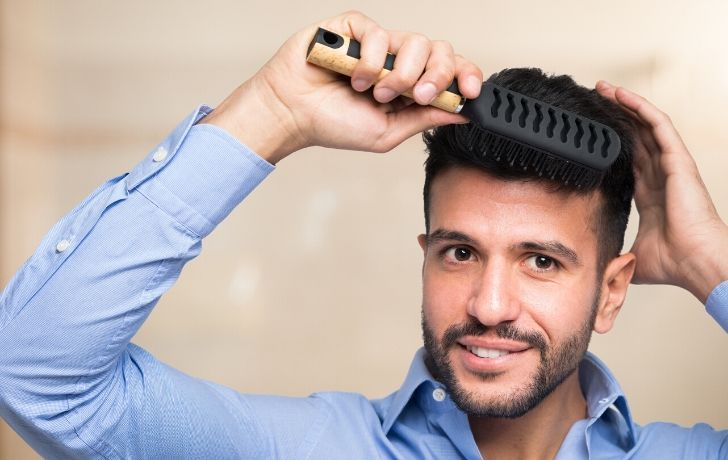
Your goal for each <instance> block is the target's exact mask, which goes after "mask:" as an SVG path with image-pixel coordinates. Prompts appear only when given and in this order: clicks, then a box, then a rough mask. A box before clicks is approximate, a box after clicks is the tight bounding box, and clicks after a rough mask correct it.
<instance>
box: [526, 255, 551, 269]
mask: <svg viewBox="0 0 728 460" xmlns="http://www.w3.org/2000/svg"><path fill="white" fill-rule="evenodd" d="M526 265H528V267H529V268H530V269H531V270H534V271H537V272H547V271H551V270H554V269H555V268H556V265H557V263H556V261H555V260H554V259H552V258H551V257H547V256H542V255H540V254H535V255H532V256H531V257H529V258H528V259H526Z"/></svg>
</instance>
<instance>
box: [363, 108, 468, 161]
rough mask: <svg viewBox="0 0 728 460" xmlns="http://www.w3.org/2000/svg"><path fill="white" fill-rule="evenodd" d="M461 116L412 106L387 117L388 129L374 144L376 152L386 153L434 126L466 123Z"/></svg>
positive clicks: (435, 109) (436, 109)
mask: <svg viewBox="0 0 728 460" xmlns="http://www.w3.org/2000/svg"><path fill="white" fill-rule="evenodd" d="M467 122H468V119H467V118H465V117H464V116H462V115H458V114H454V113H450V112H446V111H445V110H441V109H438V108H435V107H432V106H422V105H419V104H413V105H410V106H409V107H407V108H405V109H403V110H401V111H398V112H392V113H390V114H388V115H387V124H388V129H387V130H386V131H385V132H384V134H383V135H382V137H381V138H379V139H378V140H377V142H376V143H375V148H376V150H375V151H377V152H387V151H389V150H391V149H393V148H394V147H396V146H397V145H399V144H401V143H402V142H403V141H404V140H405V139H408V138H410V137H412V136H413V135H415V134H417V133H421V132H422V131H425V130H427V129H431V128H434V127H436V126H442V125H447V124H453V123H467Z"/></svg>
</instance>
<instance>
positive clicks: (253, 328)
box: [0, 0, 728, 459]
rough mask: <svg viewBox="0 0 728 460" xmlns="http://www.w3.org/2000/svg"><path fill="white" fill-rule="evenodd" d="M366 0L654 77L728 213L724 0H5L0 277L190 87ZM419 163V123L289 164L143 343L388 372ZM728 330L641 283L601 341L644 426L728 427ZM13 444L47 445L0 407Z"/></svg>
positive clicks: (426, 23)
mask: <svg viewBox="0 0 728 460" xmlns="http://www.w3.org/2000/svg"><path fill="white" fill-rule="evenodd" d="M352 7H356V8H360V9H362V10H364V11H365V12H366V13H368V14H369V15H371V16H372V17H374V18H376V19H378V20H379V21H380V22H381V23H382V24H383V25H384V26H385V27H388V28H399V29H410V30H417V31H420V32H423V33H426V34H428V35H430V36H432V37H433V38H446V39H449V40H451V41H452V42H453V43H454V45H455V47H456V49H457V50H458V51H459V52H461V53H462V54H464V55H466V56H468V57H469V58H470V59H472V60H473V61H475V62H477V63H479V64H480V65H481V66H482V67H483V68H484V69H485V72H486V74H488V73H489V72H492V71H495V70H498V69H500V68H503V67H506V66H538V67H542V68H544V69H546V70H548V71H551V72H557V73H569V74H572V75H574V76H575V78H576V79H577V80H578V81H580V82H581V83H583V84H585V85H592V84H593V83H594V82H595V81H596V80H597V79H598V78H606V79H610V80H612V81H614V82H616V83H619V84H622V85H625V86H629V87H631V88H633V89H635V90H637V91H639V92H641V93H643V94H645V95H646V96H648V97H650V98H651V99H653V100H654V101H655V102H656V103H658V105H660V106H661V107H662V108H664V109H665V110H666V111H668V112H669V113H670V114H671V115H672V117H673V119H674V121H675V123H676V124H677V126H678V127H679V128H680V130H681V132H682V134H683V136H684V138H685V139H686V141H687V143H688V145H690V147H691V148H692V151H693V153H694V155H695V157H696V159H697V161H698V163H699V166H700V168H701V171H702V173H703V177H704V179H705V182H706V183H707V185H708V188H709V189H710V190H711V192H712V194H713V197H714V199H715V202H716V204H717V206H718V208H719V210H720V212H721V215H722V216H723V217H724V218H725V217H726V216H727V215H728V182H727V181H726V180H725V171H726V165H727V164H728V157H727V156H726V152H725V147H726V145H728V142H727V141H728V134H726V130H725V127H724V126H725V119H726V117H725V108H726V107H728V56H726V49H725V44H726V43H728V33H726V27H725V19H726V18H727V17H728V7H726V4H725V2H720V1H690V2H678V3H673V4H670V3H668V2H665V1H657V0H656V1H647V0H639V1H616V2H593V3H592V2H585V1H583V0H581V1H549V2H535V1H534V2H501V1H499V2H496V1H490V0H480V1H473V2H467V1H459V2H434V1H400V2H392V1H383V0H371V1H369V2H367V3H366V4H365V3H364V2H360V3H356V2H348V3H347V2H340V3H337V4H336V5H335V6H330V2H326V1H324V0H312V1H308V2H300V3H294V2H290V3H287V2H278V1H266V2H242V1H233V0H217V1H209V2H191V1H188V2H180V1H171V0H166V1H151V2H143V1H139V0H136V1H126V2H111V1H98V0H93V1H92V0H85V1H65V2H56V1H50V0H47V1H39V0H32V1H20V0H0V44H1V47H0V219H1V220H0V254H1V259H0V284H2V285H4V284H6V283H7V281H8V280H9V279H10V277H11V276H12V274H13V272H14V271H15V270H16V269H17V267H18V266H19V265H20V264H21V263H22V262H23V261H24V260H25V258H27V257H28V256H29V255H30V254H31V252H32V251H33V249H34V248H35V246H36V245H37V243H38V242H39V241H40V239H41V237H42V236H43V235H44V234H45V232H46V231H47V229H48V228H49V227H50V226H51V225H52V224H53V223H54V222H55V221H56V220H57V219H59V218H60V217H61V216H62V215H63V214H64V213H65V212H67V211H68V210H69V209H70V208H71V207H72V206H73V205H74V204H75V203H77V202H78V201H80V200H81V199H82V198H83V197H84V196H86V195H87V194H88V193H89V192H90V191H91V190H92V189H94V188H95V187H96V186H97V185H98V184H99V183H101V182H102V181H104V180H105V179H106V178H109V177H112V176H115V175H117V174H119V173H121V172H124V171H127V170H129V169H130V168H131V167H132V166H133V165H134V164H135V163H136V162H137V161H139V160H140V159H141V158H142V157H143V156H144V155H145V153H146V152H147V151H148V150H149V149H150V148H152V147H153V146H154V145H155V143H156V142H157V141H158V140H160V139H161V138H163V137H164V136H165V135H166V133H167V132H168V131H169V130H171V129H172V128H173V127H174V126H175V125H176V123H177V122H178V121H179V120H181V119H182V118H183V117H184V116H185V115H187V113H188V112H190V111H191V110H192V109H193V108H194V107H195V106H196V105H197V104H199V103H202V102H205V103H208V104H210V105H214V104H215V103H216V102H218V101H219V100H220V99H221V98H222V97H224V96H225V95H226V93H227V92H228V91H230V90H231V89H232V88H234V87H235V86H236V85H237V84H239V83H240V82H242V81H243V80H244V79H245V78H246V77H247V76H249V75H251V73H252V72H254V70H255V69H257V68H258V67H259V66H260V65H262V64H263V63H264V62H265V60H266V59H267V58H268V57H269V56H270V55H271V54H272V53H273V52H274V51H275V50H276V49H277V47H278V46H279V45H280V43H282V42H283V40H284V39H285V38H286V37H287V36H288V35H290V34H291V33H292V32H294V31H295V30H297V29H298V28H300V27H301V26H303V25H306V24H308V23H311V22H313V21H315V20H317V19H319V18H322V17H326V16H330V15H333V14H336V13H338V12H340V11H343V10H344V9H347V8H352ZM423 160H424V155H423V153H422V145H421V141H420V140H419V139H417V138H415V139H412V140H410V141H408V142H407V143H405V144H404V145H403V146H401V147H400V148H399V149H398V150H397V151H396V152H394V153H392V154H390V155H386V156H376V155H369V154H363V153H347V152H335V151H326V150H323V149H310V150H308V151H305V152H302V153H300V154H299V155H296V156H294V157H292V158H290V159H287V160H285V161H284V162H283V163H282V164H281V165H280V166H279V168H278V170H277V171H276V172H275V173H274V174H273V175H272V176H271V177H270V178H269V180H267V181H266V182H265V183H264V184H263V185H262V186H261V187H260V188H259V189H258V190H256V192H255V193H254V194H253V195H252V196H251V197H250V198H249V200H248V201H247V202H246V203H245V204H244V205H243V206H241V207H240V208H239V209H238V210H236V211H235V212H234V213H233V215H232V216H231V217H230V218H229V219H228V221H227V222H226V223H225V224H224V225H222V226H221V227H220V228H219V229H218V230H217V232H216V233H215V234H213V235H212V236H211V237H210V238H208V240H207V241H206V243H205V250H204V251H203V253H202V255H201V257H200V258H199V259H198V260H195V261H193V262H192V263H191V264H190V265H189V266H188V267H187V269H186V271H185V272H184V274H183V276H182V277H181V279H180V281H179V283H178V285H177V286H176V287H175V288H174V289H173V290H172V291H171V292H170V293H169V294H168V295H167V296H166V297H165V298H164V299H163V300H162V302H161V303H160V304H159V306H158V308H157V311H156V312H155V314H154V315H152V317H151V318H150V319H149V320H148V321H147V323H146V325H145V326H144V328H143V329H142V330H141V332H140V333H139V335H138V336H137V337H136V339H135V341H136V342H137V343H139V344H141V345H143V346H145V347H146V348H148V349H149V350H150V351H151V352H153V353H154V354H155V355H156V356H157V357H159V358H160V359H162V360H164V361H166V362H169V363H171V364H173V365H174V366H177V367H179V368H180V369H182V370H184V371H186V372H188V373H190V374H193V375H196V376H200V377H203V378H206V379H211V380H215V381H218V382H222V383H224V384H227V385H230V386H232V387H234V388H236V389H238V390H241V391H250V392H270V393H283V394H290V395H306V394H308V393H310V392H312V391H315V390H327V389H338V390H349V391H358V392H363V393H364V394H366V395H368V396H371V397H379V396H383V395H385V394H388V393H389V392H391V391H393V390H395V389H396V388H397V387H398V386H399V384H400V382H401V380H402V378H403V377H404V374H405V372H406V370H407V366H408V364H409V362H410V359H411V356H412V353H413V352H414V350H415V349H416V348H417V347H418V346H419V345H420V342H421V339H420V328H419V305H420V280H419V270H420V259H421V255H420V251H419V248H418V246H417V243H416V241H415V236H416V235H417V234H418V233H419V232H421V231H422V228H423V223H422V211H421V204H420V188H421V183H422V178H423V173H422V167H421V165H422V162H423ZM633 224H634V222H633ZM634 227H635V226H634V225H631V228H632V229H631V230H630V235H633V234H634V231H633V229H634ZM727 345H728V339H727V337H726V334H725V333H723V332H722V330H721V329H720V328H719V327H718V326H717V325H716V324H715V323H714V322H713V321H712V320H711V319H710V318H709V317H708V316H707V315H706V314H705V313H704V310H703V307H702V306H701V305H700V303H699V302H698V301H696V300H695V299H693V298H691V297H690V295H688V294H686V293H684V292H681V291H680V290H678V289H676V288H670V287H642V286H638V287H633V289H632V291H631V294H630V297H629V300H628V302H627V304H626V305H625V307H624V309H623V312H622V315H621V318H620V320H619V321H618V324H617V326H616V328H615V330H614V331H612V332H611V333H610V334H607V335H606V336H599V337H595V339H594V341H593V345H592V350H593V351H595V352H596V353H597V354H599V355H600V356H601V357H602V358H603V359H605V360H606V361H607V363H609V364H610V366H611V367H612V369H613V370H614V372H615V373H616V374H617V376H618V377H619V378H620V380H621V382H622V385H623V386H624V388H625V390H626V392H627V394H628V395H629V396H630V398H631V399H630V400H631V404H632V407H633V410H634V414H635V417H636V419H637V420H638V421H639V422H641V423H647V422H650V421H653V420H672V421H675V422H678V423H680V424H684V425H691V424H693V423H695V422H697V421H706V422H708V423H711V424H713V425H714V426H716V427H720V428H727V427H728V399H727V398H726V397H725V388H726V384H727V383H728V368H726V365H725V362H726V359H725V357H726V348H728V347H727ZM0 423H1V422H0ZM0 458H1V459H22V458H34V454H33V453H32V452H31V451H30V449H29V448H28V447H27V446H25V444H24V443H23V442H22V441H21V440H19V439H18V438H17V436H16V435H15V434H14V433H13V432H12V431H11V430H9V429H8V428H7V427H6V426H4V425H2V426H0Z"/></svg>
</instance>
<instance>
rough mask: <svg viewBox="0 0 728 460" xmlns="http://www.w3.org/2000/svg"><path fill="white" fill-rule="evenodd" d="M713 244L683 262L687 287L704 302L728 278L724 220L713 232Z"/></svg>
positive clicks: (727, 238)
mask: <svg viewBox="0 0 728 460" xmlns="http://www.w3.org/2000/svg"><path fill="white" fill-rule="evenodd" d="M711 240H712V242H713V243H712V244H711V245H710V247H705V250H704V251H698V252H696V253H694V254H692V255H691V257H689V258H687V259H685V260H684V261H683V263H682V264H681V265H682V267H683V270H682V271H683V274H684V275H683V276H684V279H685V280H686V282H685V284H686V285H685V286H684V287H685V288H686V289H687V290H689V291H690V292H691V293H692V294H693V295H694V296H695V297H697V298H698V299H699V300H700V301H701V302H702V303H703V304H705V302H706V300H707V299H708V296H709V295H710V293H711V292H712V291H713V289H715V287H716V286H718V285H719V284H720V283H722V282H723V281H725V280H728V259H726V257H725V255H726V254H728V227H726V225H725V224H723V223H722V222H720V223H719V225H718V226H717V227H716V231H715V232H714V233H712V237H711Z"/></svg>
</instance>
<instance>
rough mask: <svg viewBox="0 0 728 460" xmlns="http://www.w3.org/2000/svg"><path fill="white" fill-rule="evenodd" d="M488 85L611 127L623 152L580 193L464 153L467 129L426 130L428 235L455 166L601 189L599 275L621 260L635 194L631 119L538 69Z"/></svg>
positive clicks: (480, 154)
mask: <svg viewBox="0 0 728 460" xmlns="http://www.w3.org/2000/svg"><path fill="white" fill-rule="evenodd" d="M490 81H491V82H492V83H494V84H496V85H499V86H503V87H506V88H508V89H510V90H512V91H516V92H518V93H521V94H524V95H526V96H530V97H533V98H536V99H540V100H541V101H543V102H546V103H548V104H552V105H555V106H557V107H559V108H561V109H564V110H568V111H571V112H574V113H577V114H579V115H582V116H584V117H586V118H590V119H592V120H594V121H597V122H600V123H602V124H605V125H607V126H609V127H611V128H612V129H614V130H615V131H616V133H617V135H618V136H619V138H620V141H621V145H622V149H621V152H620V154H619V156H618V158H617V159H616V160H615V162H614V164H613V165H612V166H611V167H610V168H609V169H608V170H607V171H606V172H605V173H604V174H603V175H602V177H601V179H600V180H599V181H597V182H596V183H595V184H594V185H592V186H589V187H582V188H577V187H576V186H575V185H574V184H565V183H563V182H559V181H558V180H557V179H550V178H544V177H540V176H539V175H538V173H537V172H535V171H532V170H530V169H529V170H523V168H521V167H518V166H511V165H509V163H508V162H507V161H496V160H495V159H494V158H493V155H490V154H489V152H488V151H487V150H488V148H489V147H488V146H483V147H484V149H483V151H478V150H477V149H472V150H471V149H465V148H463V147H462V146H464V145H467V136H468V131H469V129H470V127H469V126H468V125H446V126H440V127H438V128H435V129H433V130H431V131H427V132H425V133H424V134H423V139H424V141H425V145H426V151H427V153H428V157H427V160H426V161H425V186H424V191H423V196H424V205H425V228H426V230H427V232H429V230H430V212H429V206H430V190H431V188H432V182H433V180H434V179H435V178H436V177H437V175H438V174H440V173H442V172H444V171H445V170H448V169H450V168H451V167H453V166H461V167H468V168H476V169H479V170H482V171H484V172H486V173H487V174H489V175H491V176H493V177H496V178H500V179H505V180H523V181H540V182H543V183H544V185H545V189H546V190H548V191H549V192H556V193H568V194H570V193H575V194H579V195H586V194H590V193H592V192H594V191H595V190H598V191H599V192H601V206H600V209H599V210H595V212H594V213H593V214H592V215H593V217H592V218H593V219H595V221H594V222H593V227H594V228H595V230H596V236H597V241H599V243H598V268H599V271H600V273H601V270H602V269H603V268H604V266H605V265H606V263H607V262H608V261H609V260H611V259H612V258H614V257H616V256H618V255H619V252H620V251H621V249H622V245H623V244H624V232H625V229H626V227H627V220H628V219H629V212H630V208H631V202H632V195H633V194H634V175H633V172H632V150H633V148H634V135H635V134H634V133H635V129H634V123H633V121H632V119H631V117H630V116H629V115H628V114H627V113H626V112H624V111H623V110H622V109H621V108H620V107H619V106H618V105H617V104H615V103H613V102H612V101H610V100H608V99H606V98H604V97H603V96H601V95H600V94H599V93H597V92H596V90H594V89H587V88H584V87H583V86H579V85H578V84H577V83H576V82H575V81H574V80H573V79H572V78H571V77H570V76H568V75H559V76H549V75H546V74H544V73H543V72H542V71H541V70H540V69H529V68H524V69H505V70H502V71H501V72H499V73H497V74H495V75H494V76H493V77H491V79H490Z"/></svg>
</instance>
